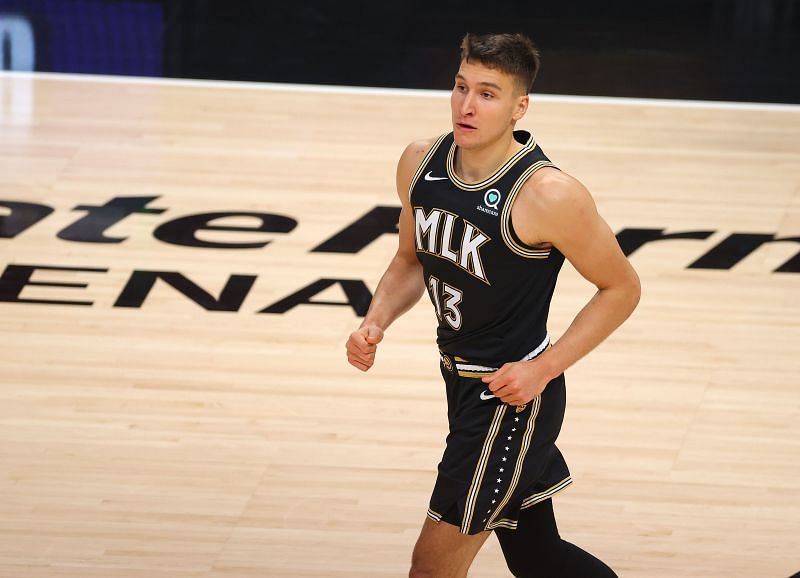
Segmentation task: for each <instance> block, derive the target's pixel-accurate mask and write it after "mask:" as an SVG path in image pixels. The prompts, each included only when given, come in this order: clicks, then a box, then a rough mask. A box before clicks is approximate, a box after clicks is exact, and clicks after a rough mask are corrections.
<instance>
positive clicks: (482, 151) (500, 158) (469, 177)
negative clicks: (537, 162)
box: [453, 132, 524, 183]
mask: <svg viewBox="0 0 800 578" xmlns="http://www.w3.org/2000/svg"><path fill="white" fill-rule="evenodd" d="M523 146H524V145H521V144H520V143H518V142H517V141H516V139H515V138H514V134H513V132H509V134H508V136H507V137H505V136H504V137H503V138H500V139H498V140H497V141H495V142H493V143H490V144H487V145H485V146H483V147H479V148H470V149H464V148H461V147H459V148H458V150H457V151H456V157H455V163H454V164H455V166H454V167H453V168H455V171H456V173H457V174H458V176H459V177H460V178H461V179H462V180H464V181H466V182H468V183H478V182H480V181H482V180H484V179H486V178H487V177H489V176H490V175H492V173H494V172H495V171H496V170H497V169H498V168H500V167H501V166H502V165H503V164H505V162H506V161H507V160H508V159H510V158H511V157H512V156H514V154H516V153H517V151H519V150H520V149H521V148H522V147H523Z"/></svg>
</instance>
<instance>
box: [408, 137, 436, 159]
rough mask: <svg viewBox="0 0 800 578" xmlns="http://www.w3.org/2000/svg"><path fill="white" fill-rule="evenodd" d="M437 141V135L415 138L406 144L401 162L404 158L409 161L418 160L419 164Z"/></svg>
mask: <svg viewBox="0 0 800 578" xmlns="http://www.w3.org/2000/svg"><path fill="white" fill-rule="evenodd" d="M436 141H437V137H432V138H423V139H419V140H415V141H413V142H411V143H409V144H408V146H406V148H405V150H404V151H403V154H402V156H401V157H400V160H401V162H402V161H403V160H408V161H414V160H416V161H417V164H419V161H421V160H422V158H423V157H424V156H425V155H426V154H428V151H429V150H431V147H432V146H433V145H434V143H435V142H436Z"/></svg>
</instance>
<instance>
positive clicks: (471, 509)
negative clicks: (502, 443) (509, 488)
mask: <svg viewBox="0 0 800 578" xmlns="http://www.w3.org/2000/svg"><path fill="white" fill-rule="evenodd" d="M507 407H508V406H507V405H506V404H501V405H498V406H497V409H495V410H494V418H493V419H492V424H491V425H490V426H489V431H488V433H487V434H486V439H485V440H484V442H483V449H482V450H481V455H480V458H479V459H478V465H477V466H476V468H475V472H474V473H473V475H472V484H471V485H470V488H469V492H468V493H467V504H466V507H465V509H464V519H463V520H462V521H461V533H462V534H468V533H469V527H470V524H471V523H472V515H473V514H474V513H475V503H476V502H477V501H478V491H479V490H480V487H481V483H482V482H483V474H484V472H485V471H486V464H487V462H488V461H489V455H490V454H491V453H492V446H493V445H494V440H495V438H496V437H497V434H498V432H499V431H500V424H501V423H502V421H503V416H504V415H505V413H506V408H507Z"/></svg>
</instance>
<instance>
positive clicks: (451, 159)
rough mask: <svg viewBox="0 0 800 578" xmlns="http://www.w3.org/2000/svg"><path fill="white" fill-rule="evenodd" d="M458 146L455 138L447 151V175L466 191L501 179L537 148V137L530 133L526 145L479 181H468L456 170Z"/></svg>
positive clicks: (484, 186)
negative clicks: (462, 178)
mask: <svg viewBox="0 0 800 578" xmlns="http://www.w3.org/2000/svg"><path fill="white" fill-rule="evenodd" d="M457 148H458V147H457V146H456V142H455V139H454V140H453V144H451V145H450V150H449V151H448V153H447V162H446V163H445V167H446V168H447V176H448V177H450V180H451V181H452V183H453V184H454V185H455V186H457V187H458V188H459V189H462V190H465V191H478V190H480V189H483V188H486V187H488V186H489V185H491V184H493V183H495V182H497V181H498V180H500V179H501V178H502V177H503V176H504V175H505V174H506V173H507V172H508V171H510V170H511V167H513V166H514V165H515V164H517V163H518V162H519V161H520V160H521V159H522V157H524V156H525V155H526V154H528V153H529V152H530V151H532V150H533V149H535V148H536V137H534V136H533V134H531V135H530V137H529V138H528V141H527V142H526V143H525V144H524V146H523V147H522V148H521V149H520V150H518V151H517V152H516V153H514V156H512V157H511V158H510V159H508V160H507V161H506V162H505V164H504V165H503V166H502V167H500V168H499V169H497V170H496V171H495V172H494V173H492V174H491V175H489V177H487V178H485V179H483V180H482V181H481V182H479V183H467V182H465V181H463V180H461V178H459V176H458V175H457V174H456V170H455V164H454V163H455V157H456V149H457Z"/></svg>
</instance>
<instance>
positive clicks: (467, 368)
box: [453, 333, 550, 377]
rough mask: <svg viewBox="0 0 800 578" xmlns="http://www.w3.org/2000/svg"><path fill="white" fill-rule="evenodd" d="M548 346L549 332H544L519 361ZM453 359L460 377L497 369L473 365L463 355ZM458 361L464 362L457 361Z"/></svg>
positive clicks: (480, 374) (473, 375)
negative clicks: (539, 341)
mask: <svg viewBox="0 0 800 578" xmlns="http://www.w3.org/2000/svg"><path fill="white" fill-rule="evenodd" d="M549 346H550V334H549V333H548V334H545V336H544V339H543V340H542V342H541V343H540V344H539V345H538V346H537V347H536V349H534V350H533V351H531V352H530V353H528V354H527V355H525V357H523V358H522V359H520V361H530V360H531V359H533V358H534V357H538V356H539V355H540V354H541V353H542V352H543V351H544V350H545V349H547V348H548V347H549ZM453 359H455V360H456V371H457V372H458V375H459V376H461V377H483V376H484V375H487V374H489V373H492V372H494V371H497V370H498V369H499V368H497V367H489V366H487V365H475V364H473V363H468V362H467V360H466V359H464V358H463V357H454V358H453ZM459 361H461V362H464V363H458V362H459Z"/></svg>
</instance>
